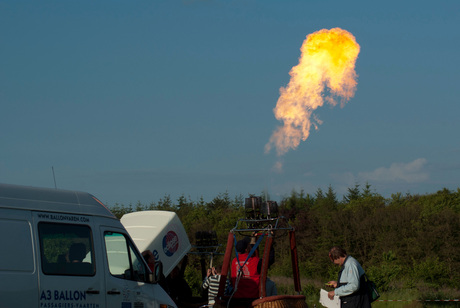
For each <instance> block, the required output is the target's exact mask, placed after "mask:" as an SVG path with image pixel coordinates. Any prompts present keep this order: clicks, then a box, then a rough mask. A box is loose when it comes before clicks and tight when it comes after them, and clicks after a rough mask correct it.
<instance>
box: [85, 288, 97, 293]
mask: <svg viewBox="0 0 460 308" xmlns="http://www.w3.org/2000/svg"><path fill="white" fill-rule="evenodd" d="M86 294H99V290H93V289H88V290H86Z"/></svg>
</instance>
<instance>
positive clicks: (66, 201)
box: [0, 184, 115, 218]
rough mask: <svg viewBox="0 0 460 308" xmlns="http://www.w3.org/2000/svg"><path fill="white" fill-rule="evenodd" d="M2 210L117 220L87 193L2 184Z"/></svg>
mask: <svg viewBox="0 0 460 308" xmlns="http://www.w3.org/2000/svg"><path fill="white" fill-rule="evenodd" d="M0 208H11V209H24V210H33V211H49V212H60V213H70V214H82V215H96V216H105V217H110V218H115V215H113V214H112V212H110V210H109V209H108V208H107V207H106V206H105V205H104V204H103V203H102V202H101V201H99V200H98V199H97V198H96V197H94V196H93V195H91V194H89V193H86V192H80V191H71V190H62V189H52V188H38V187H31V186H21V185H11V184H0Z"/></svg>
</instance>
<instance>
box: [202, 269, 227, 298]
mask: <svg viewBox="0 0 460 308" xmlns="http://www.w3.org/2000/svg"><path fill="white" fill-rule="evenodd" d="M219 282H220V275H213V276H209V277H206V279H205V280H204V282H203V286H202V287H203V289H205V290H206V289H208V304H209V305H213V304H214V299H215V297H216V296H217V292H218V291H219ZM227 285H228V281H227V283H226V285H225V287H226V288H227Z"/></svg>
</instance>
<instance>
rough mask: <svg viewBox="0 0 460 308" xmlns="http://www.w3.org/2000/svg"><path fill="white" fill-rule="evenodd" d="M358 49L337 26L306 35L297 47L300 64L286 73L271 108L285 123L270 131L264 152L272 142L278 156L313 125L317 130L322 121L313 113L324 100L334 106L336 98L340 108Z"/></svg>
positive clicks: (350, 86)
mask: <svg viewBox="0 0 460 308" xmlns="http://www.w3.org/2000/svg"><path fill="white" fill-rule="evenodd" d="M359 49H360V47H359V45H358V43H356V40H355V37H354V36H353V35H352V34H351V33H349V32H348V31H345V30H342V29H340V28H334V29H331V30H327V29H323V30H320V31H317V32H315V33H312V34H309V35H308V36H307V38H306V39H305V41H304V42H303V44H302V47H301V48H300V50H301V55H300V58H299V64H298V65H297V66H294V67H293V68H292V69H291V71H290V72H289V75H290V76H291V80H290V81H289V84H288V85H287V87H285V88H283V87H282V88H281V89H280V97H279V99H278V102H277V103H276V107H275V109H274V110H273V112H274V114H275V117H276V119H278V120H280V121H283V122H284V126H282V127H281V126H280V127H278V128H277V129H276V130H275V131H274V132H273V134H272V136H271V137H270V141H269V142H268V143H267V145H266V146H265V152H266V153H267V152H269V151H270V150H271V148H272V146H273V145H274V146H275V147H276V152H277V154H278V156H281V155H283V154H285V153H286V152H287V151H288V150H289V149H295V148H297V146H298V145H299V143H300V141H301V140H302V141H305V140H306V139H307V138H308V136H309V134H310V128H311V126H312V125H313V126H314V127H315V129H318V125H319V124H322V122H321V121H320V120H319V119H318V118H316V116H315V115H314V114H313V111H314V110H316V108H318V107H321V106H323V104H324V101H326V102H328V103H329V104H331V105H332V106H335V105H336V104H337V102H336V100H335V98H336V97H338V98H340V102H341V106H342V107H343V105H344V104H345V103H346V102H347V101H348V100H349V99H350V98H352V97H353V95H354V93H355V90H356V85H357V81H356V78H357V75H356V72H355V62H356V58H357V57H358V54H359ZM326 87H327V89H326Z"/></svg>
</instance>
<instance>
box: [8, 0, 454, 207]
mask: <svg viewBox="0 0 460 308" xmlns="http://www.w3.org/2000/svg"><path fill="white" fill-rule="evenodd" d="M335 27H339V28H342V29H345V30H347V31H349V32H350V33H352V34H353V35H354V36H355V38H356V41H357V43H358V44H359V45H360V47H361V51H360V54H359V57H358V59H357V61H356V72H357V74H358V85H357V89H356V93H355V96H354V97H353V98H352V99H351V100H350V101H349V102H348V103H347V104H346V105H345V106H344V107H343V108H341V107H340V106H336V107H330V106H328V105H325V106H323V107H321V108H319V109H317V110H316V112H315V114H316V115H317V116H318V117H319V118H320V119H321V120H322V122H323V123H322V125H320V126H319V129H318V130H313V131H311V134H310V137H309V138H308V139H307V140H306V141H304V142H302V143H301V144H300V145H299V146H298V148H297V149H296V150H291V151H289V152H288V153H286V154H285V155H283V156H282V157H277V156H276V152H275V151H271V152H270V153H268V154H265V153H264V146H265V144H266V143H267V142H268V140H269V138H270V136H271V134H272V132H273V131H274V130H275V129H276V127H278V126H279V125H281V124H282V123H280V122H279V121H277V120H276V119H275V117H274V114H273V108H274V107H275V105H276V102H277V100H278V97H279V89H280V88H281V87H285V86H286V85H287V83H288V82H289V78H290V77H289V71H290V69H291V68H292V67H293V66H295V65H297V63H298V58H299V56H300V51H299V48H300V47H301V45H302V42H303V41H304V39H305V37H306V36H307V35H308V34H310V33H313V32H315V31H318V30H321V29H324V28H325V29H331V28H335ZM459 30H460V2H459V1H438V2H432V1H385V2H369V1H270V0H268V1H243V0H241V1H220V0H219V1H213V0H209V1H192V0H184V1H174V0H168V1H0V46H1V48H0V103H1V110H2V112H1V113H0V136H1V151H0V182H2V183H11V184H21V185H31V186H39V187H54V181H53V173H52V167H54V171H55V175H56V181H57V186H58V188H63V189H72V190H82V191H88V192H90V193H92V194H94V195H96V196H97V197H98V198H100V199H101V200H102V201H103V202H106V203H107V204H108V205H114V204H115V203H122V204H128V203H133V204H134V203H136V202H138V201H140V202H142V203H149V202H152V201H154V202H156V201H158V200H159V199H160V198H163V197H164V196H165V195H170V196H171V198H173V199H177V198H178V197H179V196H181V195H184V196H186V197H187V198H190V199H191V200H198V199H199V198H200V197H203V198H204V200H205V201H210V200H212V198H214V197H216V196H217V195H218V194H219V193H224V192H228V193H229V195H230V196H231V197H233V196H236V195H239V194H242V195H243V196H247V194H249V193H251V194H259V193H261V192H262V191H264V190H265V191H268V192H269V194H270V196H271V198H272V199H274V200H280V199H281V198H282V197H283V196H286V195H288V194H290V192H291V191H292V190H293V189H295V190H297V191H300V190H304V191H305V192H306V193H310V194H314V193H315V192H316V190H317V189H318V188H322V189H323V190H327V188H328V186H329V185H331V186H332V187H333V188H334V190H335V191H336V193H337V195H338V197H339V198H341V196H342V194H344V193H346V191H347V188H348V187H354V185H355V184H356V183H357V184H360V185H361V187H363V186H364V185H365V183H366V182H369V183H370V184H371V187H372V189H374V190H375V192H378V193H380V194H382V195H383V196H385V197H390V195H391V194H392V193H397V192H401V193H403V194H405V193H412V194H416V193H418V194H425V193H433V192H436V191H437V190H440V189H442V188H448V189H452V190H456V189H457V188H458V187H459V184H458V179H459V177H460V159H459V157H460V155H459V154H460V142H459V141H460V140H459V139H460V138H459V134H458V132H459V131H460V121H459V120H458V115H459V114H460V102H459V94H460V87H459V85H458V82H459V80H460V59H459V54H460V31H459ZM277 161H281V162H282V163H283V171H282V172H275V171H274V170H273V166H274V165H275V164H276V162H277Z"/></svg>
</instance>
